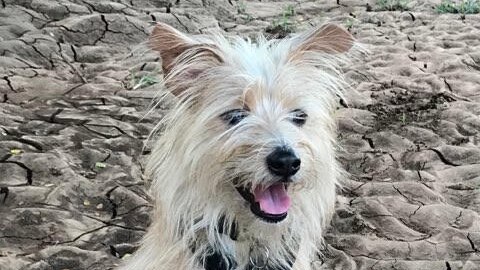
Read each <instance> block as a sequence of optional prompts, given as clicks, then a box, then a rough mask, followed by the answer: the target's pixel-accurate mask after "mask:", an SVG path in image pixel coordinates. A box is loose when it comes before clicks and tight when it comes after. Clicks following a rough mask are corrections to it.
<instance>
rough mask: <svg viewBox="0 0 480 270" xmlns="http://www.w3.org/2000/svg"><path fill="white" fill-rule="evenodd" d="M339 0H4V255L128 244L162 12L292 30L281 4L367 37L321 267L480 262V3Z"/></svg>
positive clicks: (231, 28) (140, 212)
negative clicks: (395, 4) (152, 38)
mask: <svg viewBox="0 0 480 270" xmlns="http://www.w3.org/2000/svg"><path fill="white" fill-rule="evenodd" d="M337 2H338V1H331V0H330V1H265V0H263V1H240V2H238V1H226V0H225V1H224V0H217V1H214V0H203V1H200V0H190V1H187V0H180V1H172V4H171V5H169V4H168V1H154V0H135V1H127V0H115V1H104V0H101V1H96V0H57V1H47V0H0V4H1V6H0V217H1V218H0V269H1V270H6V269H25V270H27V269H28V270H34V269H35V270H43V269H45V270H46V269H55V270H56V269H59V270H60V269H89V270H94V269H112V267H114V266H115V265H116V264H118V263H120V262H121V260H122V259H121V257H124V256H125V254H129V253H131V252H133V251H134V250H135V248H136V243H137V241H138V240H139V239H140V238H141V236H142V235H143V234H144V232H145V229H146V228H147V226H148V224H149V222H150V218H149V213H150V210H151V201H150V199H149V198H148V196H147V195H146V192H145V183H144V179H143V178H142V169H143V168H142V164H144V160H145V158H146V157H147V156H148V153H149V150H148V147H147V148H146V149H145V150H144V149H142V145H143V141H144V140H145V139H146V138H147V136H148V133H149V131H150V130H151V129H152V127H153V126H154V125H155V123H156V122H157V121H158V119H160V118H161V117H162V114H163V110H166V109H168V106H167V105H165V106H163V107H162V108H159V109H158V110H156V111H155V112H154V113H152V114H149V115H147V116H146V117H145V118H144V119H143V120H142V121H140V120H141V119H142V117H143V116H144V114H145V112H146V109H147V106H148V104H149V103H150V102H151V101H152V98H154V96H155V93H156V91H158V89H159V88H158V85H155V84H154V85H149V84H151V83H152V82H155V77H160V76H161V74H159V63H158V57H157V56H156V55H155V54H153V53H151V52H148V50H146V46H145V45H144V42H145V40H146V39H147V36H148V33H149V31H150V30H151V25H152V22H153V21H162V22H167V23H170V24H171V25H173V26H175V27H176V28H178V29H179V30H181V31H184V32H189V33H201V32H205V31H206V30H207V29H210V28H220V29H223V31H225V32H228V33H231V34H240V35H244V36H247V35H254V34H255V33H257V32H265V31H266V30H267V29H269V30H268V31H270V32H271V33H272V32H273V34H277V36H282V35H283V34H284V33H282V31H277V32H276V33H275V28H273V30H272V27H271V26H272V22H273V21H277V22H279V21H282V13H284V10H285V8H286V7H287V6H288V5H293V7H294V10H295V15H294V16H293V17H292V18H288V19H289V20H291V21H293V22H294V23H295V26H296V28H297V29H298V30H301V29H305V28H308V27H309V26H310V25H317V24H320V23H321V22H323V21H326V20H330V21H334V22H338V23H340V24H343V25H346V24H348V26H350V31H351V32H352V33H353V34H354V35H355V36H356V37H357V38H358V39H359V41H360V42H362V43H364V44H366V45H367V47H368V48H369V50H370V51H371V54H370V55H369V56H367V57H365V58H362V59H360V61H356V62H354V64H352V65H349V66H347V67H346V68H345V71H346V74H347V77H348V79H349V80H350V82H351V84H352V88H353V89H354V90H351V91H349V92H348V94H347V96H348V102H349V107H348V108H347V107H346V106H340V105H339V110H338V122H339V139H340V141H341V143H342V145H343V152H342V154H341V157H340V158H341V161H342V163H343V165H344V166H345V167H346V168H347V170H348V172H350V174H351V177H350V179H349V180H348V181H347V182H346V183H345V187H344V189H343V190H342V191H340V195H339V197H338V207H337V211H336V214H335V217H334V220H333V221H332V224H331V225H332V226H331V228H330V229H329V231H328V232H327V234H326V243H327V245H326V247H325V248H324V256H323V258H319V259H318V261H317V262H315V264H316V265H317V266H318V269H340V270H343V269H345V270H348V269H373V270H375V269H399V270H400V269H402V270H403V269H412V270H432V269H446V270H450V269H452V270H453V269H464V270H467V269H468V270H474V269H480V216H479V211H480V192H479V191H480V15H467V16H465V18H463V19H462V18H461V17H460V15H456V14H445V15H439V14H436V13H435V11H434V10H433V9H432V7H433V6H434V5H436V4H438V3H439V2H440V1H411V4H412V9H411V11H407V12H400V11H396V12H389V11H379V10H377V9H376V7H377V6H376V5H375V3H374V2H375V1H369V2H370V6H371V7H372V10H371V11H367V8H366V5H365V3H366V2H367V1H359V0H358V1H357V0H350V1H347V0H344V1H340V4H337ZM277 30H278V29H277ZM280 30H281V29H280ZM142 77H143V78H144V79H145V78H149V80H142V81H140V78H142ZM152 78H153V79H152Z"/></svg>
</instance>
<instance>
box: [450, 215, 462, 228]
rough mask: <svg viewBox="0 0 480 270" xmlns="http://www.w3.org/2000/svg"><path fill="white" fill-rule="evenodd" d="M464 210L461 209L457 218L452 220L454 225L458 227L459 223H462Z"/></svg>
mask: <svg viewBox="0 0 480 270" xmlns="http://www.w3.org/2000/svg"><path fill="white" fill-rule="evenodd" d="M462 214H463V211H460V213H459V214H458V216H457V217H455V220H454V221H452V223H453V225H452V227H454V228H458V224H459V223H460V218H461V217H462Z"/></svg>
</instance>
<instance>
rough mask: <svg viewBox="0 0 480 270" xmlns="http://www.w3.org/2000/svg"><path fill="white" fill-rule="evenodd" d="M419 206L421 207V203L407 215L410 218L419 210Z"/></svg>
mask: <svg viewBox="0 0 480 270" xmlns="http://www.w3.org/2000/svg"><path fill="white" fill-rule="evenodd" d="M420 208H422V205H419V206H418V208H417V209H415V211H413V213H411V214H410V215H408V218H409V219H410V218H411V217H412V216H414V215H415V214H416V213H417V211H418V210H420Z"/></svg>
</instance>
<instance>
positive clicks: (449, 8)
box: [436, 0, 480, 14]
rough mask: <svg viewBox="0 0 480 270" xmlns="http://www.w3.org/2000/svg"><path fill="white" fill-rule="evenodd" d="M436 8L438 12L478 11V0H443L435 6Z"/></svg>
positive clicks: (479, 7) (479, 6) (463, 12)
mask: <svg viewBox="0 0 480 270" xmlns="http://www.w3.org/2000/svg"><path fill="white" fill-rule="evenodd" d="M436 10H437V12H438V13H461V14H475V13H480V0H461V1H459V2H454V1H452V0H443V1H442V3H440V4H439V5H438V6H437V8H436Z"/></svg>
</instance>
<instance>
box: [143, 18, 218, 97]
mask: <svg viewBox="0 0 480 270" xmlns="http://www.w3.org/2000/svg"><path fill="white" fill-rule="evenodd" d="M148 43H149V45H150V47H151V48H152V49H153V50H155V51H157V52H159V53H160V57H161V58H162V69H163V74H164V76H170V75H172V74H171V73H172V70H173V69H174V67H175V64H176V63H178V58H179V56H181V55H182V54H183V57H184V58H183V61H184V64H185V65H184V66H183V67H182V69H181V71H178V70H177V73H175V74H174V77H175V78H174V80H172V78H170V80H168V81H167V82H166V85H167V88H169V90H170V91H171V92H172V94H174V95H176V96H178V95H180V94H181V93H182V92H183V91H184V90H185V89H186V88H187V87H188V83H189V82H191V80H192V79H195V78H196V77H197V76H198V75H199V74H201V73H202V72H203V71H204V70H206V69H207V68H209V67H212V66H217V65H219V64H220V63H221V62H222V59H221V57H220V56H219V51H218V49H217V47H216V46H215V45H213V44H205V43H201V42H199V41H197V40H195V39H193V38H190V37H188V36H187V35H185V34H183V33H181V32H180V31H178V30H176V29H175V28H173V27H171V26H170V25H167V24H164V23H157V24H156V25H155V27H154V29H153V31H152V34H151V35H150V38H149V41H148ZM186 63H188V64H186ZM172 81H175V83H172ZM173 85H174V86H175V87H173ZM169 86H172V87H169Z"/></svg>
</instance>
